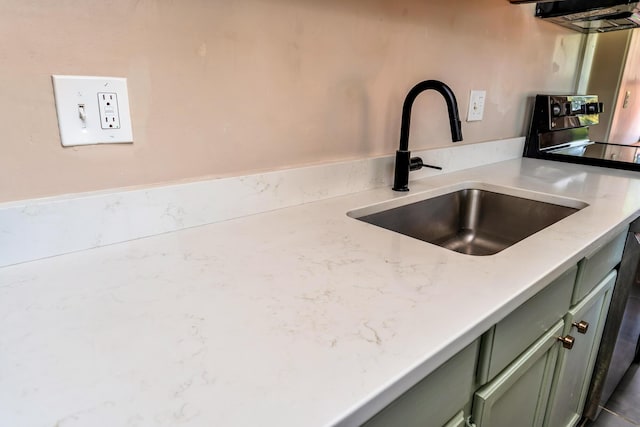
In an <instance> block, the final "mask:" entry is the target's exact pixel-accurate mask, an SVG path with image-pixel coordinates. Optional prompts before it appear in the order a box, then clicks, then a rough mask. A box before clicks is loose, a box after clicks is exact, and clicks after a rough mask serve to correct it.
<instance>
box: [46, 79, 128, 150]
mask: <svg viewBox="0 0 640 427" xmlns="http://www.w3.org/2000/svg"><path fill="white" fill-rule="evenodd" d="M52 81H53V91H54V95H55V100H56V111H57V113H58V127H59V128H60V140H61V142H62V145H63V146H64V147H68V146H73V145H88V144H110V143H127V142H133V132H132V128H131V115H130V112H129V96H128V93H127V79H125V78H122V77H86V76H52Z"/></svg>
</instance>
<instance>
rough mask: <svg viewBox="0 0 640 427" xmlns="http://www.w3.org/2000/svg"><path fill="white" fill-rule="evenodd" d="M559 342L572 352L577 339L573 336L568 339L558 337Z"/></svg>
mask: <svg viewBox="0 0 640 427" xmlns="http://www.w3.org/2000/svg"><path fill="white" fill-rule="evenodd" d="M558 341H560V342H561V343H562V346H563V347H564V348H566V349H567V350H571V349H572V348H573V344H575V342H576V339H575V338H574V337H572V336H571V335H567V336H566V337H558Z"/></svg>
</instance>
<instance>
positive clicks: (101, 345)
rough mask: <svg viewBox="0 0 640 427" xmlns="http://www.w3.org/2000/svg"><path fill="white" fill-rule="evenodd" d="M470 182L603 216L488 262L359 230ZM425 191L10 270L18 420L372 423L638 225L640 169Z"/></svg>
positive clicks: (548, 171) (511, 172)
mask: <svg viewBox="0 0 640 427" xmlns="http://www.w3.org/2000/svg"><path fill="white" fill-rule="evenodd" d="M463 182H466V183H473V182H480V183H486V184H490V185H497V186H502V187H508V188H516V189H524V190H528V191H534V192H541V193H545V194H550V195H556V196H562V197H566V198H572V199H577V200H581V201H584V202H586V203H588V204H589V206H588V207H586V208H584V209H582V210H581V211H579V212H577V213H575V214H573V215H571V216H569V217H567V218H565V219H564V220H562V221H560V222H558V223H556V224H554V225H552V226H550V227H549V228H547V229H545V230H543V231H541V232H539V233H537V234H534V235H533V236H531V237H529V238H527V239H525V240H523V241H521V242H519V243H517V244H515V245H513V246H512V247H510V248H508V249H505V250H504V251H502V252H500V253H498V254H496V255H492V256H485V257H474V256H467V255H462V254H458V253H455V252H451V251H448V250H446V249H443V248H440V247H437V246H434V245H431V244H428V243H424V242H421V241H418V240H415V239H412V238H409V237H405V236H402V235H399V234H396V233H393V232H390V231H387V230H383V229H380V228H378V227H374V226H372V225H369V224H365V223H363V222H360V221H356V220H354V219H352V218H349V217H348V216H347V215H346V213H347V212H348V211H350V210H353V209H356V208H360V207H364V206H368V205H371V204H374V203H378V202H383V201H386V200H389V199H393V198H401V197H406V198H418V197H422V196H424V197H425V198H426V197H429V196H430V195H433V194H435V193H437V192H439V191H442V188H448V187H451V186H456V185H459V184H460V183H463ZM410 187H411V192H410V193H409V194H398V193H395V192H392V191H391V190H390V189H388V188H380V189H376V190H371V191H365V192H360V193H356V194H352V195H348V196H342V197H336V198H332V199H327V200H324V201H319V202H314V203H308V204H303V205H299V206H295V207H290V208H285V209H280V210H275V211H271V212H266V213H262V214H258V215H253V216H247V217H244V218H238V219H234V220H229V221H224V222H219V223H215V224H210V225H205V226H200V227H195V228H191V229H186V230H182V231H178V232H173V233H168V234H162V235H158V236H153V237H148V238H144V239H139V240H134V241H130V242H125V243H120V244H116V245H111V246H106V247H102V248H97V249H92V250H86V251H82V252H77V253H72V254H68V255H62V256H58V257H53V258H48V259H43V260H40V261H34V262H29V263H24V264H18V265H14V266H9V267H5V268H2V269H0V425H1V426H19V427H26V426H51V427H53V426H56V427H71V426H92V427H100V426H110V427H111V426H278V427H286V426H292V427H299V426H310V427H313V426H319V427H320V426H330V425H341V426H342V425H344V426H350V425H358V424H360V423H361V422H362V421H364V420H366V419H367V418H369V417H370V416H371V415H373V414H375V413H376V412H377V411H378V410H379V409H380V408H382V407H384V406H385V405H386V404H387V403H389V402H390V401H391V400H393V399H394V398H395V397H397V396H398V395H399V394H401V393H402V392H404V391H406V390H407V389H408V388H409V387H410V386H411V385H413V384H414V383H415V382H417V381H418V380H419V379H421V378H422V377H424V376H425V375H426V374H428V373H429V372H431V371H433V370H434V369H435V368H436V367H437V366H438V365H440V364H441V363H442V362H444V361H445V360H446V359H448V358H449V357H450V356H452V355H453V354H455V353H456V352H457V351H459V350H460V349H462V348H463V347H464V346H466V345H467V344H469V343H471V342H472V341H473V340H475V339H476V338H478V337H479V336H480V335H481V334H482V333H483V332H484V331H485V330H487V329H488V328H489V327H490V326H491V325H492V324H494V323H495V322H497V321H498V320H500V319H501V318H503V317H504V316H505V315H507V314H508V313H509V312H510V311H511V310H513V309H514V308H516V307H517V306H518V305H520V304H521V303H523V302H524V301H526V300H527V299H528V298H529V297H531V296H532V295H534V294H535V293H536V292H537V291H539V290H540V289H542V287H543V286H544V285H545V284H547V283H548V282H549V281H550V280H552V279H553V278H555V277H557V276H558V275H559V274H560V273H562V271H564V270H565V269H567V268H568V267H569V266H571V265H573V264H575V263H576V262H577V261H578V260H579V259H580V258H582V257H583V256H584V255H586V254H587V253H589V252H591V251H593V250H594V249H595V248H596V247H598V246H599V245H601V244H603V243H604V241H606V240H608V239H610V238H612V237H613V236H614V235H616V234H618V233H620V232H622V231H623V230H624V228H625V227H626V225H627V224H628V223H629V222H630V221H631V220H633V219H634V218H635V217H637V216H638V215H640V175H639V174H637V173H634V172H625V171H618V170H608V169H600V168H592V167H586V166H579V165H571V164H565V163H556V162H546V161H539V160H533V159H518V160H511V161H506V162H501V163H495V164H492V165H488V166H483V167H478V168H474V169H468V170H464V171H461V172H455V173H451V174H444V175H439V176H437V177H433V178H427V179H423V180H420V181H417V182H413V183H411V185H410ZM516 191H518V190H516Z"/></svg>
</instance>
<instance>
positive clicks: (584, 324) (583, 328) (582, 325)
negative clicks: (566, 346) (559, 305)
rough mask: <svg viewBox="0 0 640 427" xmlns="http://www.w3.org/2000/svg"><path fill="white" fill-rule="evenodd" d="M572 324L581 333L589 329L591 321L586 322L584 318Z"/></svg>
mask: <svg viewBox="0 0 640 427" xmlns="http://www.w3.org/2000/svg"><path fill="white" fill-rule="evenodd" d="M572 325H573V326H575V327H576V328H577V329H578V333H579V334H586V333H587V331H588V330H589V322H585V321H584V320H581V321H579V322H573V323H572Z"/></svg>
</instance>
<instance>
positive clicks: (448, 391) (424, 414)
mask: <svg viewBox="0 0 640 427" xmlns="http://www.w3.org/2000/svg"><path fill="white" fill-rule="evenodd" d="M478 347H479V344H478V342H477V341H476V342H474V343H472V344H471V345H469V346H467V347H466V348H465V349H464V350H462V351H460V352H459V353H458V354H456V355H455V356H453V357H452V358H451V359H449V360H448V361H447V362H445V363H444V364H443V365H442V366H440V367H439V368H438V369H436V370H435V371H433V372H432V373H431V374H429V375H428V376H427V377H426V378H424V379H422V380H421V381H420V382H419V383H418V384H416V385H415V386H413V387H412V388H411V389H410V390H409V391H407V392H406V393H404V394H403V395H402V396H400V397H399V398H397V399H396V400H394V401H393V402H392V403H391V404H389V406H387V407H386V408H384V409H383V410H382V411H380V412H379V413H378V414H376V415H375V416H374V417H373V418H371V419H370V420H369V421H367V422H366V423H365V424H364V426H365V427H390V426H402V427H440V426H445V425H446V426H447V427H448V426H449V425H453V426H455V425H456V424H455V423H456V419H455V416H456V414H459V412H460V411H461V410H462V409H464V407H465V406H468V404H469V402H470V400H471V396H472V394H473V385H474V383H475V371H476V361H477V359H478ZM452 418H453V419H452Z"/></svg>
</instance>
